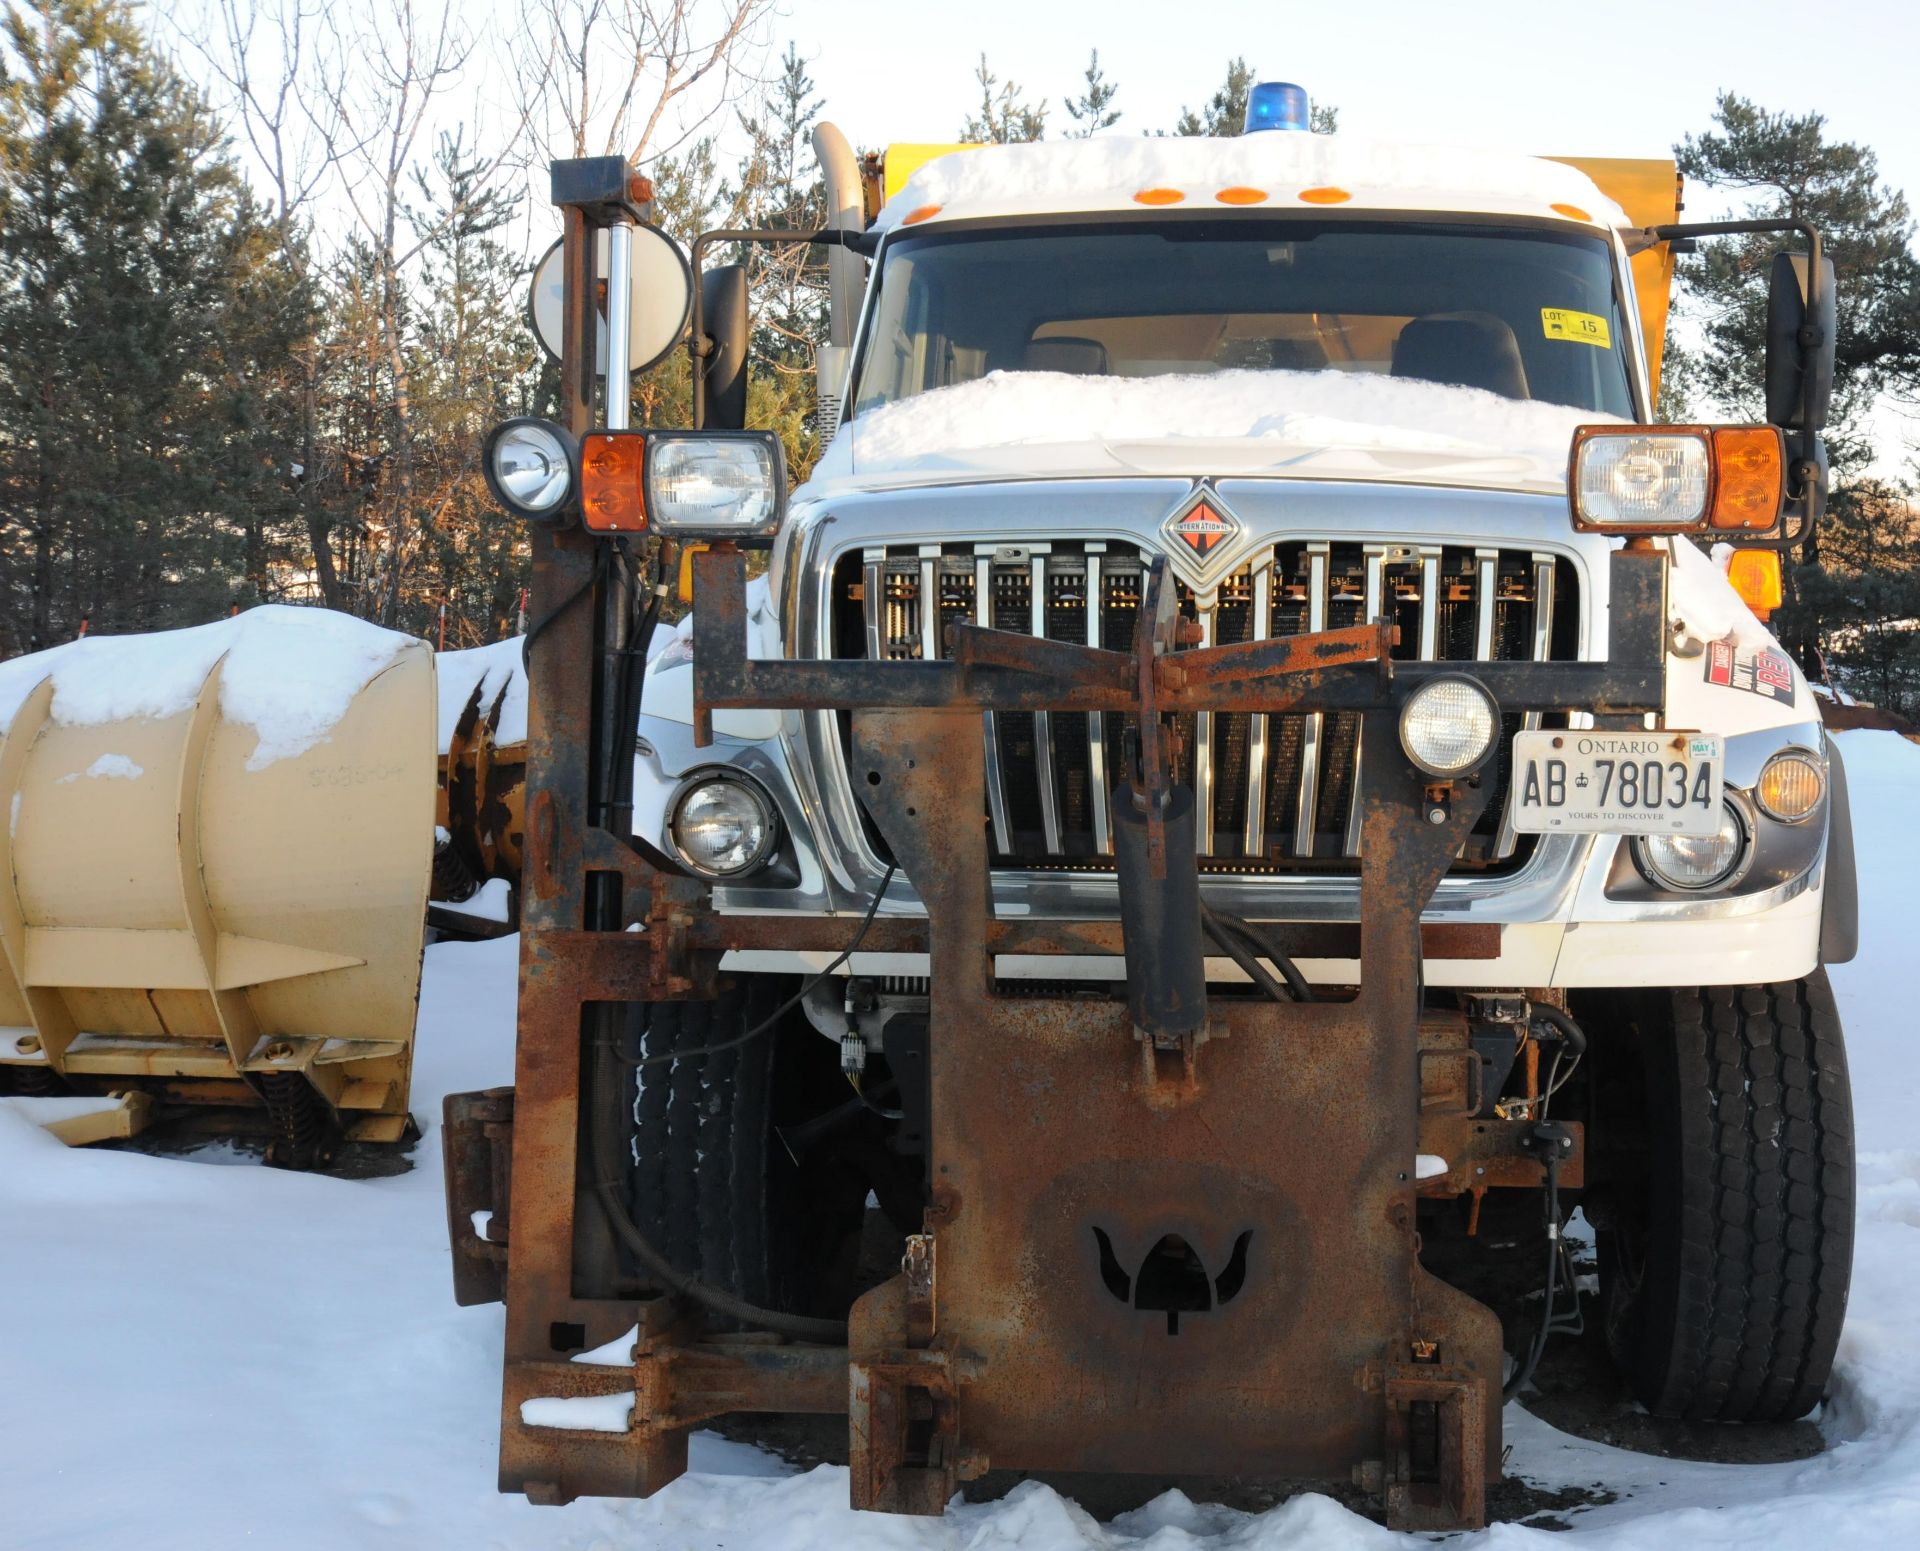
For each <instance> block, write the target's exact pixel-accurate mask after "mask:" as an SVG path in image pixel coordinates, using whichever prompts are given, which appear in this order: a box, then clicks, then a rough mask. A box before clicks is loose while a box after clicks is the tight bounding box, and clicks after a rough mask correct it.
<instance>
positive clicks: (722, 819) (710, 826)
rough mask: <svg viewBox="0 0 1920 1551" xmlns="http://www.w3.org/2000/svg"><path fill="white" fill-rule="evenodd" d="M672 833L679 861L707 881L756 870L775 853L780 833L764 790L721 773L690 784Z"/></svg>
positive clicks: (681, 798)
mask: <svg viewBox="0 0 1920 1551" xmlns="http://www.w3.org/2000/svg"><path fill="white" fill-rule="evenodd" d="M668 829H669V831H670V833H671V835H672V839H673V848H674V850H676V851H678V852H679V853H680V859H681V861H683V862H685V863H686V864H687V866H689V867H691V868H692V869H693V870H694V871H695V872H697V873H699V874H700V875H701V876H702V877H707V878H737V877H739V876H740V875H741V874H742V873H748V872H753V871H754V870H755V869H757V868H759V867H760V866H762V865H763V864H764V863H765V862H766V860H767V858H768V857H770V856H771V855H772V854H773V843H774V841H775V839H776V838H777V837H778V834H779V825H778V820H777V819H776V818H775V816H774V810H773V804H772V803H771V802H770V801H769V800H768V799H767V797H766V796H765V794H764V793H762V792H761V790H760V788H759V787H757V786H753V785H750V784H749V783H748V782H746V781H743V780H740V779H738V778H736V777H733V776H723V775H709V776H700V777H697V778H695V779H694V780H692V781H690V782H688V783H687V785H686V787H685V788H684V789H683V790H682V791H681V793H680V796H679V797H678V799H676V800H675V802H674V805H673V816H672V818H671V819H670V820H669V821H668Z"/></svg>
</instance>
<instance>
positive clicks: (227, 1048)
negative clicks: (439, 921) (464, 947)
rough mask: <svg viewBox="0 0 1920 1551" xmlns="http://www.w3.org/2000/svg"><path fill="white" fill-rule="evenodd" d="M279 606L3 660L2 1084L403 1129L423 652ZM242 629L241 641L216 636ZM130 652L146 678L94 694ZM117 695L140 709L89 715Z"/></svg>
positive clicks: (430, 711) (425, 870) (418, 859)
mask: <svg viewBox="0 0 1920 1551" xmlns="http://www.w3.org/2000/svg"><path fill="white" fill-rule="evenodd" d="M266 615H273V616H276V618H274V619H263V618H262V617H261V616H266ZM300 615H304V616H319V615H321V611H319V610H305V609H298V610H296V609H272V610H256V611H254V612H253V613H252V614H250V615H242V616H240V618H239V619H237V620H234V621H230V622H228V621H223V622H222V624H221V625H218V626H206V627H202V628H201V630H199V631H182V632H174V633H172V634H170V635H161V636H150V637H120V638H112V639H102V640H100V641H98V642H84V643H77V645H78V646H80V647H83V648H87V647H91V648H100V649H106V651H108V652H109V653H111V654H113V655H110V656H105V657H102V656H98V655H96V656H95V657H92V658H85V657H81V656H77V655H64V656H63V654H72V653H74V650H75V649H74V648H72V647H68V648H61V649H59V650H58V651H55V652H48V653H42V654H39V656H40V657H41V658H44V659H46V671H45V673H44V675H42V676H39V677H38V680H37V682H34V678H35V675H34V672H33V669H34V667H35V665H36V662H37V659H35V658H27V659H19V660H16V661H15V662H13V663H9V664H6V665H4V667H5V669H6V670H9V678H8V681H7V682H8V684H10V685H11V686H12V689H13V694H15V695H18V694H19V687H20V686H21V685H22V684H23V683H27V684H30V685H31V687H29V688H27V689H26V690H25V693H24V696H22V697H20V698H19V699H18V700H17V703H16V704H15V705H14V706H13V708H12V710H11V716H10V718H9V717H8V715H7V709H8V708H7V705H6V704H5V701H6V700H7V699H9V698H12V697H11V696H6V695H0V811H5V812H6V813H7V814H8V816H9V822H8V824H7V825H6V826H5V827H4V829H0V1079H5V1081H4V1084H3V1085H4V1086H6V1087H12V1088H14V1089H16V1090H19V1091H27V1092H49V1091H62V1090H64V1091H68V1092H74V1093H93V1092H106V1091H109V1090H113V1091H119V1090H124V1089H127V1088H129V1087H130V1086H131V1087H137V1088H140V1089H143V1090H146V1091H150V1092H152V1093H153V1094H154V1095H155V1097H156V1098H157V1099H159V1100H161V1101H162V1102H173V1103H204V1104H248V1105H255V1104H265V1105H266V1106H267V1108H268V1109H269V1110H270V1111H271V1110H275V1109H276V1106H277V1107H278V1108H279V1109H280V1110H281V1111H282V1112H286V1111H287V1110H288V1107H289V1106H291V1109H292V1112H293V1115H294V1118H295V1119H296V1120H298V1121H300V1122H301V1124H303V1125H305V1126H307V1127H309V1128H314V1127H319V1128H324V1129H327V1130H330V1131H333V1132H336V1133H339V1134H344V1135H345V1136H347V1137H349V1138H353V1139H360V1140H368V1141H392V1140H396V1139H398V1138H399V1137H400V1136H401V1135H402V1134H403V1133H404V1131H405V1130H406V1128H407V1125H408V1117H407V1085H408V1077H409V1071H410V1067H411V1062H412V1046H413V1024H414V1006H415V1001H416V998H417V995H418V990H419V975H420V952H421V946H422V934H423V930H424V927H423V923H424V919H425V907H426V890H427V879H428V874H429V870H430V867H431V857H432V848H433V817H434V786H435V766H436V750H435V739H434V671H433V654H432V652H431V651H429V650H428V648H427V647H426V645H425V644H424V643H423V642H418V641H412V640H409V639H407V638H404V637H400V636H396V635H393V634H392V633H391V632H387V631H377V630H374V629H373V627H371V626H365V625H361V624H359V622H357V621H351V620H344V619H342V617H341V616H337V615H324V616H321V618H319V619H313V618H308V619H306V620H299V619H289V618H287V616H300ZM242 621H251V622H253V624H252V631H251V635H250V636H249V635H248V634H247V633H245V632H242V631H240V630H238V629H235V630H228V626H229V625H231V626H236V627H237V626H239V625H241V623H242ZM223 631H224V632H226V634H224V635H223V634H220V632H223ZM183 643H184V645H185V646H186V647H189V648H191V650H188V651H186V652H185V655H184V661H183V654H182V650H181V647H182V644H183ZM142 652H145V653H147V654H148V656H149V657H150V658H151V659H152V661H153V662H154V663H155V664H156V667H155V671H154V675H153V677H154V679H155V681H156V682H159V683H160V688H158V689H152V690H149V691H148V692H146V693H145V694H144V697H143V695H142V694H128V693H122V692H117V691H116V690H115V689H114V686H113V683H112V680H113V678H114V677H115V676H116V674H124V675H130V676H137V675H138V674H139V672H140V670H141V664H142V656H141V653H142ZM196 652H197V653H198V656H197V657H196V656H195V653H196ZM208 663H210V666H208V665H207V664H208ZM103 670H105V671H103ZM68 673H77V674H78V677H77V678H75V679H74V680H73V681H72V682H71V683H69V682H68V681H67V680H65V679H63V677H62V675H63V674H68ZM89 674H90V675H91V677H90V678H89V677H88V675H89ZM287 677H291V678H292V679H293V682H291V683H285V684H284V685H282V684H281V683H279V682H277V681H278V680H280V679H284V678H287ZM169 679H170V680H171V681H172V683H173V684H174V686H175V687H174V691H173V693H172V694H171V698H169V695H168V692H167V690H166V683H165V681H168V680H169ZM316 686H317V689H316ZM117 693H118V694H119V698H120V699H121V700H124V701H127V702H129V703H131V704H133V705H135V706H138V707H139V708H140V709H141V710H142V711H143V712H152V711H155V710H158V711H159V712H161V713H162V714H133V715H122V716H108V717H104V718H103V717H102V716H101V715H100V713H101V710H102V707H103V706H104V708H105V710H106V711H108V712H111V711H112V710H114V709H115V704H116V699H115V697H116V694H117ZM276 693H278V694H281V695H283V696H284V697H285V700H286V704H287V706H289V707H292V708H293V709H292V710H289V711H276V709H275V706H274V696H275V694H276ZM329 695H331V696H332V697H333V699H334V700H335V701H336V702H338V703H337V704H336V705H333V706H332V707H329V706H328V705H327V703H326V702H327V697H328V696H329ZM316 699H317V701H318V702H319V703H320V704H321V710H320V711H319V712H318V713H316V712H314V711H313V710H311V709H310V707H311V705H312V704H313V703H314V702H315V700H316ZM69 700H70V701H72V702H73V704H72V705H67V704H64V703H63V702H65V701H69ZM303 705H304V706H307V707H309V709H305V710H301V709H300V707H301V706H303ZM333 712H337V715H332V713H333ZM276 715H278V716H279V717H280V720H279V721H278V722H276V721H275V720H274V718H275V716H276ZM329 715H332V719H331V720H328V719H327V718H328V716H329ZM302 718H304V720H302ZM303 745H304V746H303ZM309 1161H310V1160H309Z"/></svg>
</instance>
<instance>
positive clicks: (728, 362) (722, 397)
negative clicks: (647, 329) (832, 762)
mask: <svg viewBox="0 0 1920 1551" xmlns="http://www.w3.org/2000/svg"><path fill="white" fill-rule="evenodd" d="M700 325H701V327H702V328H703V329H704V330H705V331H706V335H707V337H708V338H709V339H711V340H712V341H713V353H712V354H711V355H709V356H708V357H707V358H706V363H705V365H704V366H703V367H702V371H703V372H704V373H705V375H706V414H705V416H704V423H703V424H702V426H701V427H700V429H702V430H707V431H744V430H745V429H746V428H747V346H748V345H749V344H751V343H752V338H753V334H752V328H751V326H750V325H749V323H748V321H747V271H746V267H745V266H744V265H741V264H720V265H717V266H715V267H714V268H712V269H709V270H705V271H703V272H702V274H701V276H700Z"/></svg>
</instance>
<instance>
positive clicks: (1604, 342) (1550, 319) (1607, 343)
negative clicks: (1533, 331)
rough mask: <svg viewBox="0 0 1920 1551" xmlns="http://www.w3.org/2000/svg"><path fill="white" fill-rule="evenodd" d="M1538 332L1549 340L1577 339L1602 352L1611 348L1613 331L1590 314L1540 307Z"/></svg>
mask: <svg viewBox="0 0 1920 1551" xmlns="http://www.w3.org/2000/svg"><path fill="white" fill-rule="evenodd" d="M1540 331H1541V332H1542V333H1543V334H1545V335H1546V336H1547V338H1549V339H1577V340H1578V341H1579V342H1580V343H1581V344H1583V345H1596V346H1598V347H1599V348H1600V349H1602V350H1611V349H1612V348H1613V331H1612V330H1611V329H1609V328H1608V327H1607V320H1606V319H1605V318H1602V317H1598V316H1596V315H1595V314H1593V313H1591V312H1575V311H1574V310H1573V309H1572V308H1571V307H1542V308H1541V309H1540Z"/></svg>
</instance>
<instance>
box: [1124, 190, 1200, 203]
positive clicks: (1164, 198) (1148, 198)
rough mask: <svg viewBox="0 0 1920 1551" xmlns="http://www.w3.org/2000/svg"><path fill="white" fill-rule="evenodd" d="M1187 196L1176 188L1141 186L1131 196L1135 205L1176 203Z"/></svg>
mask: <svg viewBox="0 0 1920 1551" xmlns="http://www.w3.org/2000/svg"><path fill="white" fill-rule="evenodd" d="M1186 197H1187V196H1186V195H1185V194H1183V193H1181V191H1180V190H1179V189H1177V188H1143V189H1142V190H1140V192H1139V193H1137V194H1135V195H1134V196H1133V202H1134V203H1135V204H1136V205H1177V204H1179V203H1180V202H1181V201H1182V200H1183V199H1185V198H1186Z"/></svg>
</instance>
